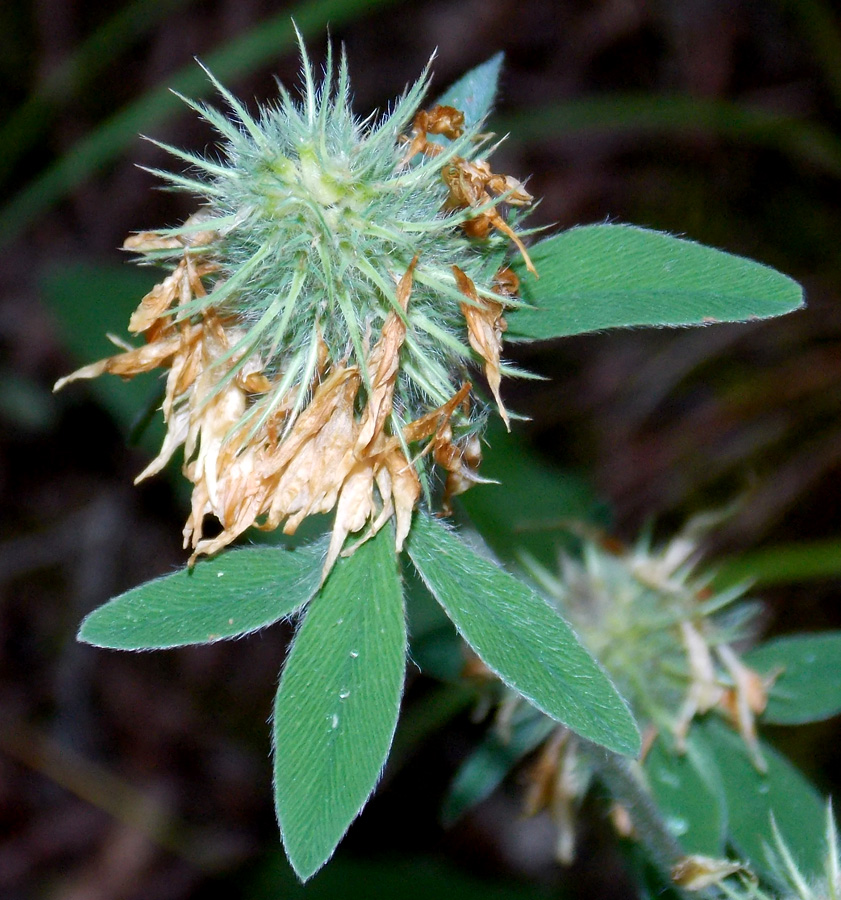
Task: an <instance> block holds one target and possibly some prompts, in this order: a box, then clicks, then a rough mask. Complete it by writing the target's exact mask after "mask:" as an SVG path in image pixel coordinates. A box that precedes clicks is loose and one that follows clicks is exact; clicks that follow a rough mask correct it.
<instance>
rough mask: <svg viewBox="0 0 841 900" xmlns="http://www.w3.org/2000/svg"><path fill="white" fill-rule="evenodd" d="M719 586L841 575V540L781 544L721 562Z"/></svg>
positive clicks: (788, 581)
mask: <svg viewBox="0 0 841 900" xmlns="http://www.w3.org/2000/svg"><path fill="white" fill-rule="evenodd" d="M716 568H717V572H716V576H715V584H716V585H717V586H720V587H726V586H728V585H732V584H741V583H743V582H752V583H755V584H791V583H795V582H798V581H812V580H815V579H822V578H838V577H839V576H841V538H829V539H828V540H821V541H803V542H799V543H789V544H779V545H777V546H774V547H764V548H762V549H760V550H754V551H753V552H751V553H743V554H741V555H739V556H738V557H734V558H733V559H725V560H723V561H722V562H720V563H718V564H717V566H716Z"/></svg>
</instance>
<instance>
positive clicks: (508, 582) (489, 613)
mask: <svg viewBox="0 0 841 900" xmlns="http://www.w3.org/2000/svg"><path fill="white" fill-rule="evenodd" d="M407 549H408V551H409V556H410V557H411V559H412V562H413V563H414V565H415V568H416V569H417V570H418V573H419V574H420V576H421V578H423V580H424V583H425V584H426V585H427V587H428V588H429V590H430V592H431V593H432V594H433V595H434V596H435V598H436V599H437V600H438V602H439V603H440V604H441V606H442V607H443V608H444V610H445V612H446V613H447V615H448V616H449V617H450V618H451V619H452V621H453V623H454V624H455V626H456V628H457V629H458V631H459V633H460V634H461V635H462V637H463V638H464V639H465V640H466V641H467V642H468V644H470V646H471V647H472V648H473V649H474V650H475V651H476V653H477V654H478V656H479V657H480V658H481V660H482V661H483V662H484V663H485V665H486V666H488V668H489V669H491V671H493V672H495V673H496V674H497V675H498V676H499V677H500V678H501V679H502V681H504V682H505V684H507V685H508V686H509V687H511V688H513V689H514V690H515V691H517V692H518V693H520V694H522V695H523V696H524V697H525V698H526V699H527V700H529V701H530V702H531V703H533V704H534V705H535V706H536V707H537V708H538V709H540V710H541V711H543V712H544V713H546V714H547V715H549V716H551V717H552V718H553V719H555V720H556V721H558V722H561V723H562V724H564V725H566V726H567V727H568V728H570V729H571V730H572V731H575V732H576V733H577V734H580V735H582V736H583V737H586V738H587V739H588V740H591V741H593V742H595V743H597V744H600V745H602V746H604V747H608V748H609V749H611V750H614V751H615V752H617V753H623V754H628V755H636V754H637V753H638V752H639V747H640V737H639V732H638V731H637V727H636V723H635V722H634V719H633V716H632V715H631V713H630V710H629V709H628V706H627V704H626V703H625V701H624V700H623V699H622V697H621V696H620V695H619V694H618V692H617V691H616V688H615V687H614V686H613V685H612V683H611V682H610V679H609V678H608V677H607V675H606V674H605V672H604V670H603V669H602V668H601V666H600V665H599V664H598V663H597V662H596V660H595V659H594V658H593V657H592V656H591V655H590V653H589V652H588V651H587V650H586V649H585V648H584V646H583V645H582V644H581V642H580V641H579V640H578V637H577V636H576V635H575V633H574V632H573V630H572V629H571V628H570V627H569V625H568V624H567V623H566V622H565V621H564V620H563V619H562V618H561V616H560V614H559V613H558V612H557V610H555V609H553V608H552V607H551V606H549V604H548V603H547V602H546V601H545V600H544V599H543V598H542V597H540V596H539V595H538V594H536V593H535V592H534V591H533V590H532V589H531V588H530V587H528V585H526V584H525V583H524V582H522V581H519V580H518V579H517V578H515V577H514V576H513V575H511V574H509V573H508V572H506V571H505V570H504V569H503V568H501V567H500V566H499V565H497V564H496V563H494V562H491V561H490V560H488V559H486V558H484V557H482V556H479V554H477V553H476V551H475V550H473V549H472V548H471V547H470V546H469V545H468V544H467V543H466V542H465V541H463V540H462V539H460V538H459V537H458V536H457V535H455V534H453V533H452V532H451V531H450V530H449V529H448V528H447V527H446V526H445V525H443V524H442V523H440V522H438V521H437V520H435V519H433V518H432V517H431V516H429V515H428V514H427V513H424V512H421V511H419V512H418V513H416V515H415V519H414V522H413V524H412V530H411V532H410V533H409V540H408V542H407Z"/></svg>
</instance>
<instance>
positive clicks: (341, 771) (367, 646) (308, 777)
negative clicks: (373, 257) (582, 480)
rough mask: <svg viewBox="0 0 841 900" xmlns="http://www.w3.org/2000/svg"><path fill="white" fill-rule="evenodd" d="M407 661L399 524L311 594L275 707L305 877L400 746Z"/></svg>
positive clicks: (281, 779)
mask: <svg viewBox="0 0 841 900" xmlns="http://www.w3.org/2000/svg"><path fill="white" fill-rule="evenodd" d="M405 665H406V626H405V622H404V615H403V596H402V589H401V584H400V576H399V573H398V570H397V559H396V557H395V553H394V532H393V529H391V528H383V529H382V530H381V531H380V533H379V534H378V535H377V536H376V537H374V538H372V539H371V540H369V541H368V542H367V543H366V544H363V545H362V546H361V547H360V548H359V549H358V550H357V551H356V552H355V553H354V554H353V555H352V556H350V557H349V558H347V559H340V560H339V561H338V562H337V563H336V566H335V567H334V569H333V571H332V572H331V573H330V575H329V576H328V578H327V581H326V582H325V584H324V587H323V588H322V589H321V590H320V591H319V592H318V594H317V595H316V596H315V597H314V598H313V600H312V601H311V602H310V604H309V607H308V608H307V612H306V616H305V618H304V622H303V625H302V626H301V628H300V630H299V631H298V634H297V636H296V637H295V642H294V644H293V646H292V650H291V652H290V654H289V659H288V660H287V662H286V666H285V668H284V670H283V677H282V678H281V681H280V687H279V689H278V692H277V699H276V701H275V708H274V772H275V809H276V810H277V818H278V823H279V824H280V830H281V834H282V836H283V843H284V846H285V848H286V853H287V855H288V856H289V861H290V862H291V864H292V867H293V868H294V869H295V871H296V872H297V874H298V876H299V877H300V878H301V879H302V880H304V881H305V880H306V879H308V878H309V877H310V876H311V875H313V874H314V873H315V872H317V871H318V869H320V868H321V866H323V865H324V863H325V862H327V860H328V859H329V858H330V856H331V855H332V854H333V851H334V850H335V848H336V845H337V844H338V843H339V841H340V840H341V839H342V837H343V836H344V833H345V832H346V831H347V829H348V827H349V825H350V824H351V822H352V821H353V820H354V819H355V818H356V816H357V815H358V814H359V812H360V811H361V809H362V807H363V806H364V805H365V802H366V801H367V799H368V797H369V795H370V794H371V791H373V789H374V786H375V785H376V783H377V780H378V778H379V776H380V773H381V771H382V768H383V765H384V764H385V760H386V757H387V755H388V751H389V747H390V746H391V741H392V737H393V736H394V729H395V726H396V724H397V713H398V711H399V707H400V696H401V692H402V689H403V673H404V670H405Z"/></svg>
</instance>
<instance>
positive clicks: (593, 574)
mask: <svg viewBox="0 0 841 900" xmlns="http://www.w3.org/2000/svg"><path fill="white" fill-rule="evenodd" d="M718 518H719V516H718V515H715V514H713V515H707V516H698V517H697V518H696V519H695V520H693V521H690V522H689V523H688V524H687V526H686V529H685V530H684V532H683V533H680V534H678V535H676V536H675V537H674V538H673V539H672V540H671V541H669V542H668V543H666V544H665V545H664V546H662V547H652V546H651V545H650V542H649V541H648V540H647V539H642V540H640V541H639V542H638V543H637V544H636V545H635V546H633V547H630V548H626V547H622V546H621V545H618V543H617V542H616V541H614V540H611V539H605V538H604V536H601V535H599V536H598V537H597V538H596V537H594V536H593V535H591V534H587V535H586V536H585V540H584V543H583V547H582V553H581V555H580V557H571V556H567V557H563V558H562V564H561V565H562V568H561V573H560V576H557V575H555V574H553V573H551V572H549V571H548V570H546V569H545V568H543V567H542V566H540V565H538V564H537V563H535V562H530V563H529V564H528V568H529V570H530V573H531V575H532V577H534V579H535V580H536V581H537V582H538V583H539V584H540V585H541V587H542V588H543V589H544V591H545V593H546V594H547V595H548V596H549V598H550V599H551V600H552V602H553V603H554V604H555V605H556V606H557V608H558V610H559V611H560V612H561V613H562V614H563V615H564V616H565V617H566V618H567V619H568V620H569V622H570V623H571V624H572V626H573V627H574V628H575V631H576V633H577V634H578V635H579V636H580V637H581V640H582V643H584V645H585V646H586V647H587V649H588V650H590V651H591V652H592V653H593V655H594V656H595V657H596V659H598V660H599V662H600V663H601V664H602V665H603V666H604V667H605V669H606V670H607V672H608V674H609V675H610V676H611V677H612V679H613V680H614V682H615V684H616V686H617V688H618V689H619V691H620V692H621V693H622V694H623V696H625V697H626V698H627V700H628V701H629V704H630V706H631V709H632V710H633V713H634V717H635V718H636V720H637V722H638V723H639V725H640V728H641V730H642V731H643V734H644V740H643V746H644V748H646V751H647V749H650V748H651V746H652V744H653V742H654V740H655V739H661V740H663V741H664V745H665V747H666V748H667V752H671V753H683V752H684V751H685V750H686V747H687V738H688V736H689V732H690V728H691V726H692V723H693V721H694V720H695V718H696V717H698V716H700V715H704V714H706V713H712V712H718V713H720V714H722V715H723V716H724V717H725V718H726V719H727V720H728V721H729V722H730V723H731V724H732V725H733V727H735V728H736V729H737V730H738V732H739V733H740V735H741V736H742V738H743V740H744V742H745V747H746V749H747V751H748V753H749V754H750V756H751V759H752V761H753V763H754V765H755V766H756V768H757V769H759V770H760V771H764V770H765V768H766V763H765V760H764V758H763V756H762V753H761V750H760V745H759V740H758V735H757V729H756V717H757V716H758V715H759V714H760V713H761V712H762V711H763V710H764V708H765V705H766V702H767V696H768V690H769V688H770V686H771V684H772V683H773V681H774V679H775V677H776V675H777V674H779V673H767V674H760V673H758V672H755V671H753V670H752V669H750V668H749V667H748V666H746V665H745V664H744V663H743V662H742V661H741V659H740V658H739V655H738V654H737V653H736V651H735V650H734V649H733V644H736V643H742V642H744V641H745V640H747V639H749V638H750V637H752V633H751V631H752V629H751V627H750V622H751V619H752V618H753V615H754V613H755V612H756V607H755V604H749V603H745V602H742V603H736V602H735V601H737V600H739V598H740V597H741V595H742V594H743V593H744V588H742V587H738V588H732V589H728V590H724V591H720V592H717V591H715V590H714V589H713V588H712V587H711V577H705V576H703V575H699V574H696V571H695V564H696V563H697V561H698V538H699V536H700V535H701V534H702V533H703V532H704V530H705V529H708V528H709V527H711V525H712V524H713V522H715V521H717V520H718ZM478 665H479V666H481V664H478ZM476 667H477V664H476V663H473V664H472V668H474V669H475V668H476ZM479 674H481V671H480V672H479ZM484 674H486V675H487V674H488V673H487V672H485V673H484ZM540 717H541V714H540V713H538V712H536V711H535V710H533V709H532V708H531V707H529V706H528V704H526V703H525V701H523V700H522V698H520V697H519V695H516V694H514V692H508V693H507V694H505V696H504V699H503V701H502V703H501V704H500V706H499V709H498V712H497V715H496V719H495V723H494V724H495V729H496V732H497V734H498V735H500V736H501V738H502V739H503V740H511V737H510V736H511V734H512V733H514V732H515V731H516V732H517V733H518V734H519V735H520V738H519V739H520V740H521V741H522V740H524V737H523V736H524V735H528V734H529V733H530V732H531V733H532V734H534V735H535V736H536V737H537V738H538V739H539V740H537V741H535V742H534V743H532V744H531V745H530V747H529V749H531V750H535V751H536V755H535V757H534V760H533V763H532V765H531V767H530V768H529V770H528V772H527V774H526V781H527V790H526V794H525V808H526V812H527V813H528V814H534V813H537V812H540V811H541V810H544V809H547V810H548V811H549V812H550V814H551V816H552V818H553V820H554V822H555V825H556V827H557V856H558V859H559V860H560V861H562V862H564V863H569V862H571V861H572V860H573V858H574V854H575V843H576V826H577V810H578V807H579V805H580V803H581V802H582V800H583V798H584V797H585V795H586V794H587V792H588V791H589V789H590V786H591V784H592V782H593V778H594V776H595V775H596V772H597V766H596V763H595V762H594V760H593V758H592V757H591V756H590V755H588V754H587V753H586V752H584V753H582V750H581V744H580V739H579V738H578V737H577V736H576V735H575V734H573V733H572V732H571V731H569V730H568V729H567V728H566V727H565V726H562V725H560V726H559V725H557V724H555V723H552V722H550V721H548V720H547V721H546V723H545V729H548V730H544V728H543V727H541V724H540V722H539V721H538V720H539V718H540ZM543 718H544V719H545V717H543ZM614 813H615V815H614V824H615V826H616V828H617V830H618V831H619V832H620V833H622V834H625V835H628V834H630V833H631V830H632V827H631V824H630V820H629V818H628V814H627V810H625V809H624V808H620V807H617V808H616V809H615V810H614ZM692 862H693V865H695V869H692V870H691V871H690V866H689V863H687V869H686V872H685V873H684V876H685V877H686V878H687V879H689V878H696V879H701V878H702V875H703V872H702V869H703V866H701V863H700V862H699V860H698V859H695V860H694V861H692ZM738 869H739V866H738V865H735V866H732V867H731V868H730V869H729V871H728V872H727V874H731V873H732V872H734V871H736V870H738ZM693 872H694V874H692V873H693ZM715 874H716V880H718V877H719V876H720V872H719V870H716V871H715ZM721 877H723V876H721Z"/></svg>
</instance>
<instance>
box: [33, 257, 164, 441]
mask: <svg viewBox="0 0 841 900" xmlns="http://www.w3.org/2000/svg"><path fill="white" fill-rule="evenodd" d="M159 277H160V276H159V275H157V273H156V272H150V271H149V270H148V269H138V268H133V267H131V266H110V265H91V264H90V263H74V264H73V265H62V266H61V267H60V268H58V267H56V268H54V269H48V270H47V273H46V274H45V275H43V276H42V278H41V290H42V293H43V296H44V299H45V301H46V303H47V305H48V307H49V309H50V311H51V313H52V314H53V315H54V316H55V317H56V319H57V321H58V327H59V331H60V334H61V337H62V340H63V341H64V344H65V346H66V347H67V349H68V350H69V352H70V355H71V356H72V357H73V358H74V359H76V360H78V361H79V362H80V363H89V362H92V361H93V360H96V359H102V358H103V357H105V356H113V355H114V353H116V352H118V349H117V348H116V347H115V346H114V345H113V344H112V343H110V342H109V340H108V338H107V337H106V334H108V333H111V334H115V335H119V336H120V337H124V336H125V334H126V325H127V323H128V320H129V316H130V315H131V313H132V312H133V311H134V309H135V307H136V306H137V304H138V303H139V302H140V298H141V297H143V296H144V294H146V293H147V291H149V290H150V289H151V288H152V286H153V285H154V284H155V281H156V280H158V278H159ZM70 390H74V391H81V390H85V391H88V392H90V393H91V394H92V395H93V396H94V397H95V398H96V399H97V400H98V401H99V403H101V405H102V406H103V408H104V409H106V410H107V411H108V412H109V413H110V414H111V415H112V416H113V417H114V418H115V419H116V421H117V422H118V423H119V425H120V426H121V428H122V429H123V431H124V432H126V433H128V432H130V431H132V430H133V428H134V427H135V425H136V423H137V419H138V410H142V409H145V408H146V407H147V406H148V405H149V403H150V401H154V402H155V405H156V406H157V405H159V404H160V396H161V394H162V391H163V382H162V381H161V379H160V378H159V377H158V376H157V375H154V374H152V373H149V372H144V373H142V374H141V375H139V376H137V377H135V378H133V379H131V380H130V381H125V380H124V379H122V378H117V377H116V376H108V377H107V378H96V379H94V380H92V381H86V382H85V385H84V387H80V386H78V385H76V386H75V387H73V388H65V391H64V393H67V392H68V391H70ZM162 438H163V425H162V423H160V422H156V423H155V426H154V427H153V428H152V429H151V430H150V432H149V433H148V435H147V436H146V439H145V440H144V441H143V446H144V448H145V449H147V450H149V451H150V452H154V453H157V452H158V449H159V448H160V444H161V440H162Z"/></svg>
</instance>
